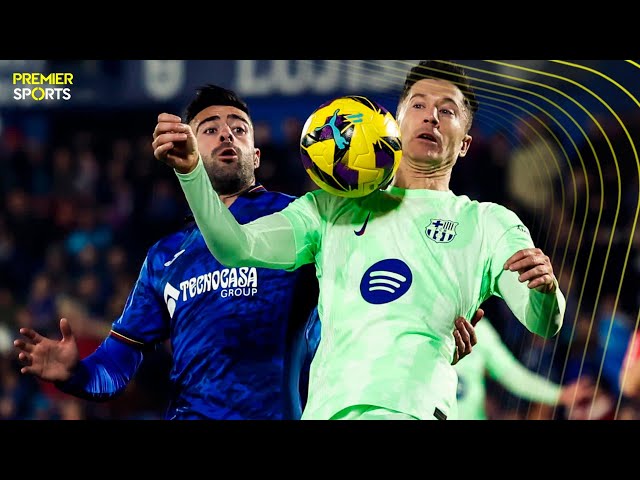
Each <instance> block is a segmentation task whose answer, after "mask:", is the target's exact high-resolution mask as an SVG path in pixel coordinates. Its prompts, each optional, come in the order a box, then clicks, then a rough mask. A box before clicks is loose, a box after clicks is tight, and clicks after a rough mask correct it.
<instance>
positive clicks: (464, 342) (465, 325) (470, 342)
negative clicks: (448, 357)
mask: <svg viewBox="0 0 640 480" xmlns="http://www.w3.org/2000/svg"><path fill="white" fill-rule="evenodd" d="M483 316H484V310H482V309H481V308H479V309H478V310H476V313H475V315H474V316H473V318H472V319H471V322H469V321H468V320H467V319H466V318H464V317H458V318H456V321H455V325H456V329H455V330H454V331H453V338H455V340H456V351H455V352H454V354H453V362H451V365H455V364H456V363H458V362H459V361H460V360H462V359H463V358H464V357H466V356H467V355H469V354H470V353H471V350H472V349H473V347H474V346H475V344H476V343H478V339H477V337H476V329H475V328H474V327H475V326H476V324H477V323H478V322H479V321H480V319H481V318H482V317H483Z"/></svg>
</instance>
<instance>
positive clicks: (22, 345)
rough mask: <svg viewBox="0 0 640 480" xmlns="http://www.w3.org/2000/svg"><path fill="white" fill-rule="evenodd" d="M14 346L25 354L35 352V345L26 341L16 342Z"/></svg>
mask: <svg viewBox="0 0 640 480" xmlns="http://www.w3.org/2000/svg"><path fill="white" fill-rule="evenodd" d="M13 346H14V347H16V348H17V349H19V350H23V351H25V352H31V351H32V350H33V344H31V343H27V342H25V341H24V340H20V339H16V340H14V341H13Z"/></svg>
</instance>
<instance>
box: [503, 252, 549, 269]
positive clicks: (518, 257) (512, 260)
mask: <svg viewBox="0 0 640 480" xmlns="http://www.w3.org/2000/svg"><path fill="white" fill-rule="evenodd" d="M539 253H542V250H540V249H539V248H523V249H522V250H518V251H517V252H516V253H514V254H513V255H511V256H510V257H509V258H508V259H507V261H506V262H504V267H503V268H504V269H505V270H509V269H510V268H509V267H511V265H512V264H514V263H516V262H518V261H520V260H522V259H523V258H526V257H529V256H531V255H536V254H539ZM511 270H516V269H515V268H511Z"/></svg>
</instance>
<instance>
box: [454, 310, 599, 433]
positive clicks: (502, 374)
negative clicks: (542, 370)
mask: <svg viewBox="0 0 640 480" xmlns="http://www.w3.org/2000/svg"><path fill="white" fill-rule="evenodd" d="M475 335H476V338H477V344H476V346H475V348H474V349H473V352H472V353H471V354H470V355H468V356H467V357H466V358H465V359H464V360H463V361H461V362H459V363H457V364H456V365H455V367H454V368H455V369H456V372H457V373H458V393H457V398H458V418H459V419H461V420H487V411H486V399H487V398H486V396H487V395H486V394H487V392H486V379H487V375H488V376H489V377H490V378H492V379H493V380H495V381H497V382H498V383H499V384H500V385H502V386H503V387H505V388H506V389H507V390H508V391H509V392H511V393H513V394H514V395H516V396H518V397H520V398H523V399H525V400H530V401H533V402H538V403H543V404H546V405H552V406H557V405H560V406H563V407H571V405H573V404H575V405H579V404H583V403H585V402H587V401H589V400H591V398H592V397H593V394H594V388H593V385H592V383H591V382H590V381H589V380H588V379H582V380H579V381H574V382H571V383H569V384H567V385H564V386H562V385H558V384H557V383H554V382H552V381H550V380H548V379H547V378H545V377H544V376H543V375H538V374H537V373H535V372H532V371H531V370H529V369H528V368H527V367H525V366H524V365H523V364H522V363H520V362H519V361H518V359H517V358H516V357H515V356H514V355H513V353H512V352H511V350H509V348H508V347H507V346H506V345H505V344H504V343H503V342H502V340H501V339H500V335H499V334H498V332H497V331H496V330H495V328H494V327H493V325H491V322H490V321H489V319H488V318H487V317H484V319H483V320H482V321H481V322H480V323H478V324H477V325H476V327H475Z"/></svg>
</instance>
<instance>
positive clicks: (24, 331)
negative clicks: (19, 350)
mask: <svg viewBox="0 0 640 480" xmlns="http://www.w3.org/2000/svg"><path fill="white" fill-rule="evenodd" d="M19 331H20V335H23V336H25V337H27V338H28V339H29V340H31V341H32V342H34V343H37V342H39V341H40V340H42V336H41V335H40V334H39V333H38V332H36V331H35V330H33V329H32V328H26V327H23V328H21V329H20V330H19Z"/></svg>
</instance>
